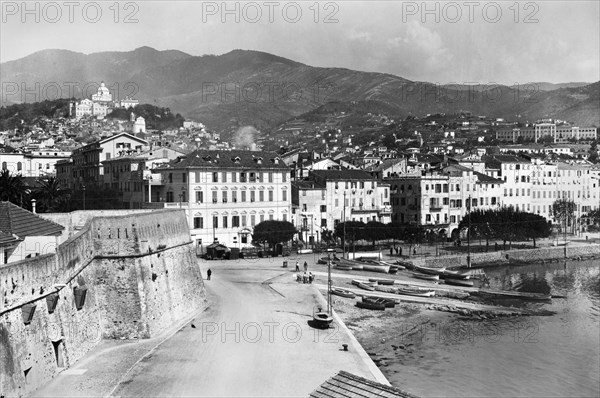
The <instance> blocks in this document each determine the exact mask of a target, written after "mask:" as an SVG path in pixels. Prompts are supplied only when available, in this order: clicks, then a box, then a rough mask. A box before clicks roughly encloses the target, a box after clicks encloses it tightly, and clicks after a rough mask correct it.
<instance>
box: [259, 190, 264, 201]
mask: <svg viewBox="0 0 600 398" xmlns="http://www.w3.org/2000/svg"><path fill="white" fill-rule="evenodd" d="M258 200H259V201H260V202H264V201H265V191H258Z"/></svg>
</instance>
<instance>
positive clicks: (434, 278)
mask: <svg viewBox="0 0 600 398" xmlns="http://www.w3.org/2000/svg"><path fill="white" fill-rule="evenodd" d="M412 276H413V277H415V278H418V279H423V280H426V281H439V280H440V276H439V275H430V274H421V273H417V272H414V273H413V274H412Z"/></svg>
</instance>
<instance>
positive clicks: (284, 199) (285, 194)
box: [281, 189, 287, 202]
mask: <svg viewBox="0 0 600 398" xmlns="http://www.w3.org/2000/svg"><path fill="white" fill-rule="evenodd" d="M281 200H283V201H284V202H285V201H287V191H286V190H285V189H284V190H282V191H281Z"/></svg>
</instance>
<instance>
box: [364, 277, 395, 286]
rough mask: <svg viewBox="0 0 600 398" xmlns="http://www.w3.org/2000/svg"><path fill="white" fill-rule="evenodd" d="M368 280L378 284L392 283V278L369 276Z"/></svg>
mask: <svg viewBox="0 0 600 398" xmlns="http://www.w3.org/2000/svg"><path fill="white" fill-rule="evenodd" d="M369 282H376V283H377V284H378V285H388V286H390V285H393V284H394V280H393V279H382V278H369Z"/></svg>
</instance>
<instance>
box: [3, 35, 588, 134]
mask: <svg viewBox="0 0 600 398" xmlns="http://www.w3.org/2000/svg"><path fill="white" fill-rule="evenodd" d="M490 62H491V61H490ZM0 80H1V81H2V93H1V94H2V101H1V105H7V104H11V103H18V102H33V101H34V100H36V101H39V100H44V99H47V98H52V97H55V96H60V97H65V98H66V97H69V96H75V97H77V98H82V97H84V96H88V97H89V96H90V95H91V94H92V93H93V92H94V90H95V88H96V87H97V86H98V84H99V82H101V81H104V82H105V83H106V86H107V87H109V89H111V92H112V93H113V94H114V95H115V97H119V98H123V97H125V96H126V95H130V96H133V97H135V98H137V99H139V100H140V102H141V103H149V104H153V105H158V106H164V107H169V108H170V109H171V110H172V111H173V112H177V113H181V114H182V115H184V116H186V117H189V118H192V119H195V120H198V121H201V122H203V123H205V124H206V125H207V126H208V127H209V128H211V129H228V128H232V127H236V126H241V125H253V126H255V127H257V128H259V129H269V128H273V127H275V126H277V125H278V124H280V123H282V122H284V121H286V120H289V119H291V118H295V117H301V116H302V115H303V114H305V113H307V112H310V111H311V110H314V109H316V108H318V107H319V106H321V105H323V104H326V103H328V102H336V103H339V104H344V103H348V104H350V103H352V102H356V101H359V102H360V101H366V102H369V104H371V105H372V104H379V105H380V107H381V109H382V111H381V113H386V114H387V115H389V116H392V117H396V118H404V117H406V116H408V115H414V116H420V115H424V114H428V113H454V112H459V111H470V112H471V113H472V114H475V115H487V116H492V117H498V118H505V119H507V120H520V121H535V120H538V119H542V118H553V119H561V120H568V121H571V122H573V123H575V124H577V125H580V126H585V127H588V126H600V82H596V83H591V84H588V83H582V82H574V83H561V84H553V83H546V82H540V83H527V84H523V85H517V86H515V85H513V86H505V85H494V86H489V85H487V86H486V85H484V84H482V85H464V84H462V85H449V84H446V85H438V84H434V83H429V82H415V81H410V80H408V79H404V78H402V77H399V76H395V75H391V74H385V73H374V72H361V71H355V70H350V69H345V68H324V67H313V66H309V65H305V64H302V63H299V62H296V61H293V60H290V59H286V58H282V57H279V56H276V55H273V54H268V53H264V52H259V51H249V50H233V51H231V52H229V53H226V54H223V55H218V56H217V55H204V56H192V55H190V54H186V53H184V52H181V51H177V50H166V51H158V50H155V49H153V48H150V47H141V48H138V49H135V50H133V51H129V52H100V53H93V54H89V55H86V54H83V53H77V52H72V51H68V50H43V51H39V52H36V53H34V54H31V55H28V56H26V57H24V58H21V59H18V60H15V61H9V62H5V63H2V64H0ZM36 84H38V86H36ZM36 87H39V88H36ZM21 88H27V90H29V91H28V92H29V94H26V95H25V93H22V92H21ZM31 90H33V91H31ZM32 93H33V94H32Z"/></svg>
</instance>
